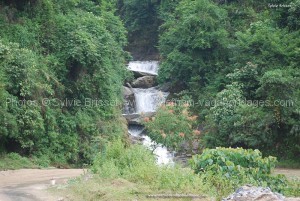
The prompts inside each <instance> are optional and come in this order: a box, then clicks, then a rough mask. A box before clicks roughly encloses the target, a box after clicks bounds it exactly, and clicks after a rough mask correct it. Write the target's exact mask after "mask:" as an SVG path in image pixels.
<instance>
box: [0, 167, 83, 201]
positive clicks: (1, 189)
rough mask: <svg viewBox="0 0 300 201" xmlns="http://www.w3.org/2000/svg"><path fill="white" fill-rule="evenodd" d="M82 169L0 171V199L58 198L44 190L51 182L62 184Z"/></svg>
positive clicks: (41, 200)
mask: <svg viewBox="0 0 300 201" xmlns="http://www.w3.org/2000/svg"><path fill="white" fill-rule="evenodd" d="M83 173H84V171H83V170H82V169H45V170H41V169H21V170H8V171H0V200H1V201H15V200H18V201H53V200H58V198H56V197H55V196H53V195H51V194H50V193H48V191H46V189H47V188H49V187H51V186H52V184H53V183H54V182H55V184H64V183H66V182H67V181H68V179H70V178H74V177H78V176H80V175H81V174H83Z"/></svg>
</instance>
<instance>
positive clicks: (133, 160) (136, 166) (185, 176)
mask: <svg viewBox="0 0 300 201" xmlns="http://www.w3.org/2000/svg"><path fill="white" fill-rule="evenodd" d="M91 170H92V172H94V173H96V174H98V175H99V176H100V177H101V178H110V179H112V178H113V179H115V178H123V179H127V180H129V181H131V182H137V183H142V184H145V185H149V186H150V188H151V189H154V190H165V189H167V190H172V191H176V192H177V193H178V192H184V193H188V192H190V193H199V192H205V188H206V186H205V185H203V183H202V179H201V178H200V177H197V176H196V175H195V174H194V172H193V171H192V170H191V169H190V168H181V167H179V166H175V167H173V166H158V165H157V164H156V162H155V157H154V155H153V154H152V153H151V152H150V151H149V150H148V149H146V148H145V147H144V146H142V145H132V146H130V147H125V146H124V144H123V143H122V142H121V140H117V141H113V142H109V143H108V144H107V146H106V148H105V149H104V150H103V151H102V152H101V153H99V154H98V155H97V157H96V159H95V161H94V164H93V166H92V168H91Z"/></svg>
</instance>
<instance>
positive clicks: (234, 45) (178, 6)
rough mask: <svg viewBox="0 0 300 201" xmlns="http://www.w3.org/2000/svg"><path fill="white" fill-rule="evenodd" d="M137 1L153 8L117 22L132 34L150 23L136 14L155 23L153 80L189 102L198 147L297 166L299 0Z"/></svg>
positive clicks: (136, 10) (134, 10)
mask: <svg viewBox="0 0 300 201" xmlns="http://www.w3.org/2000/svg"><path fill="white" fill-rule="evenodd" d="M124 2H127V3H128V2H131V4H130V5H131V6H133V5H134V2H135V1H130V0H124ZM143 2H147V3H148V5H149V6H151V8H152V7H153V8H156V10H155V11H153V10H149V9H144V8H143V9H140V7H138V6H135V7H133V8H131V7H130V8H127V9H131V10H130V12H129V11H127V13H129V14H127V15H125V16H123V18H125V21H126V20H128V21H129V22H131V23H132V24H131V25H135V26H136V27H137V28H136V29H138V30H143V29H144V27H148V26H149V24H147V23H146V22H144V23H142V22H139V23H133V21H132V20H131V19H132V16H134V17H135V18H138V16H137V15H135V14H139V16H140V15H142V16H151V17H152V18H154V17H153V16H156V18H157V19H158V20H156V21H158V23H159V25H157V24H153V28H155V27H156V26H159V33H158V36H156V35H152V38H156V37H158V46H157V47H158V50H159V54H160V57H161V68H160V72H159V81H160V83H165V82H170V83H171V84H172V89H171V91H174V92H176V93H178V94H177V96H176V94H175V95H174V96H173V97H175V98H183V97H184V98H186V97H188V98H190V99H191V100H192V101H193V103H194V107H193V108H192V109H191V111H192V112H193V113H195V114H196V115H197V116H199V117H200V122H199V123H200V124H202V125H203V126H204V132H202V133H203V134H204V137H203V139H204V144H205V146H206V147H210V148H213V147H216V146H233V147H245V148H258V149H260V150H261V151H262V152H263V153H264V154H265V155H268V154H273V155H276V156H278V157H279V158H280V159H288V158H289V159H296V160H299V155H300V147H299V146H300V144H299V142H300V133H299V132H300V129H299V127H300V125H299V122H300V114H299V108H300V106H299V98H300V91H299V84H300V70H299V65H300V63H299V61H300V58H299V55H300V54H299V46H300V39H299V35H300V30H299V24H300V21H299V9H300V2H299V1H298V0H283V1H280V3H279V2H278V1H259V2H257V1H213V0H192V1H191V0H175V1H146V0H145V1H143ZM279 4H280V5H287V6H285V7H284V6H280V5H279ZM272 5H278V7H277V8H276V7H272ZM152 18H151V19H152ZM127 26H128V25H127ZM129 33H132V32H131V30H130V29H129ZM148 37H149V38H151V36H148ZM154 44H155V43H154Z"/></svg>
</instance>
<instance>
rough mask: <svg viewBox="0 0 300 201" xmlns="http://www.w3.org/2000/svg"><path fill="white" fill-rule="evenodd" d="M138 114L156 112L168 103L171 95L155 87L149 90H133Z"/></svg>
mask: <svg viewBox="0 0 300 201" xmlns="http://www.w3.org/2000/svg"><path fill="white" fill-rule="evenodd" d="M133 92H134V96H135V104H136V112H137V113H141V112H155V111H156V110H157V107H158V106H160V105H161V104H163V103H164V102H165V101H166V98H167V96H168V95H169V93H166V92H161V91H159V90H157V89H155V88H154V87H152V88H148V89H139V88H133Z"/></svg>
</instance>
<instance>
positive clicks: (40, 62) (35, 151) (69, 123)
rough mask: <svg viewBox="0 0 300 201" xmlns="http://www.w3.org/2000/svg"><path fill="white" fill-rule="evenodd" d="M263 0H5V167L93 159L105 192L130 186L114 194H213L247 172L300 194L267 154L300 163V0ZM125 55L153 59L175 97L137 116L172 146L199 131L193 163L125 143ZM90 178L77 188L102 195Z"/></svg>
mask: <svg viewBox="0 0 300 201" xmlns="http://www.w3.org/2000/svg"><path fill="white" fill-rule="evenodd" d="M270 4H275V5H277V4H278V2H277V1H275V0H274V1H273V2H272V1H271V2H269V1H267V0H262V1H259V2H257V1H254V0H249V1H240V0H230V1H229V0H226V1H222V0H23V1H18V0H12V1H8V0H0V30H1V31H0V100H1V101H0V156H1V157H0V160H1V161H0V169H7V168H10V169H16V168H22V167H26V168H33V167H45V166H48V165H49V164H53V165H56V166H58V167H60V166H61V165H64V164H75V165H78V166H81V167H82V166H84V164H92V166H91V170H92V172H93V173H94V174H95V175H97V176H95V179H94V180H93V182H94V183H97V182H98V183H99V182H101V183H102V182H103V183H104V184H108V187H107V189H106V190H104V192H105V194H109V192H108V191H110V193H111V191H114V190H115V189H114V187H111V185H112V184H113V185H114V184H115V183H111V182H110V181H113V182H117V185H118V183H120V182H121V184H124V185H125V189H123V190H124V191H121V192H117V193H116V195H109V196H108V197H107V199H111V200H113V199H120V198H123V197H122V196H123V195H125V196H129V197H128V199H129V200H131V199H134V198H136V197H139V196H141V198H144V197H145V195H146V193H148V192H158V193H159V192H171V193H173V192H176V193H178V192H182V193H196V194H199V193H200V194H201V193H203V194H206V195H208V196H209V197H216V198H217V199H221V198H222V197H224V196H226V195H228V194H229V193H231V192H232V191H234V190H235V188H237V187H239V186H241V185H243V184H246V183H249V184H253V185H259V186H269V187H271V188H272V190H275V191H278V192H281V193H283V194H285V195H287V196H289V195H291V196H299V195H300V192H299V182H297V181H295V182H292V181H288V180H287V179H286V178H285V177H283V176H272V175H271V172H272V169H273V168H274V166H275V164H276V159H275V158H274V157H268V156H269V155H273V156H276V157H277V158H278V159H279V160H282V161H292V162H291V163H293V162H294V161H296V162H295V163H294V164H297V163H298V164H299V162H300V161H299V159H300V157H299V156H300V144H299V142H300V105H299V104H300V102H299V100H300V68H299V66H300V38H299V36H300V29H299V28H300V13H299V10H300V1H299V0H282V2H281V5H287V6H286V7H282V6H279V7H278V8H274V7H271V6H270ZM126 50H127V51H129V52H130V53H131V55H130V54H129V53H128V52H127V51H126ZM131 56H132V57H133V58H134V59H159V60H160V62H161V65H160V69H159V76H158V81H159V82H160V84H167V85H170V86H171V88H170V91H171V92H172V94H171V95H170V99H174V100H170V101H169V104H168V105H165V106H162V107H161V108H160V109H159V110H158V111H157V114H156V116H155V117H151V118H148V117H146V118H145V119H144V122H143V123H144V125H145V127H146V130H147V132H148V135H149V136H150V137H151V138H152V139H153V140H155V141H156V142H157V143H162V144H163V145H165V146H167V147H169V148H171V149H173V150H180V148H181V146H182V144H183V143H185V145H190V148H191V149H192V143H193V142H194V141H197V142H199V144H200V146H199V152H200V153H201V152H202V155H196V156H194V158H193V160H192V162H191V167H192V168H188V167H187V168H182V167H179V166H177V165H175V167H169V166H158V165H157V164H156V162H155V157H154V156H153V154H152V153H151V152H150V151H149V150H147V149H146V148H144V147H141V146H140V145H133V146H130V145H128V144H126V142H125V141H126V140H127V139H126V137H127V127H126V122H125V120H124V119H123V118H122V117H121V110H122V108H121V107H122V97H121V94H122V93H121V89H122V85H123V84H124V83H125V81H126V80H127V81H128V80H130V79H131V78H132V77H133V76H132V75H131V74H130V73H128V71H126V68H125V65H126V62H128V60H129V59H130V58H131ZM178 100H182V103H185V104H180V102H179V104H178ZM116 139H119V140H116ZM203 147H205V148H208V149H202V148H203ZM216 147H234V148H217V149H215V148H216ZM236 147H242V148H236ZM257 149H258V150H260V151H258V150H257ZM24 156H25V157H24ZM93 182H91V183H89V185H91V186H89V185H86V186H85V187H83V186H82V183H80V182H79V184H78V185H79V187H80V188H81V191H79V192H82V195H80V196H83V197H82V198H81V197H80V198H79V199H81V200H97V199H100V198H101V196H104V195H103V193H101V192H100V194H99V193H98V194H97V193H96V194H93V193H90V191H85V192H83V191H82V189H86V188H92V189H95V188H97V187H103V186H96V187H95V186H92V185H93V184H94V183H93ZM75 183H76V182H75ZM126 185H128V186H129V187H128V188H127V187H126ZM132 186H134V187H135V188H137V190H136V191H133V190H132V189H131V188H132ZM137 186H138V187H137ZM141 188H142V189H141ZM97 192H98V191H97ZM87 193H88V195H87ZM118 193H120V194H118ZM84 196H86V197H84ZM89 196H92V197H90V198H87V197H89ZM110 196H112V197H110ZM118 196H119V197H118Z"/></svg>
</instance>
